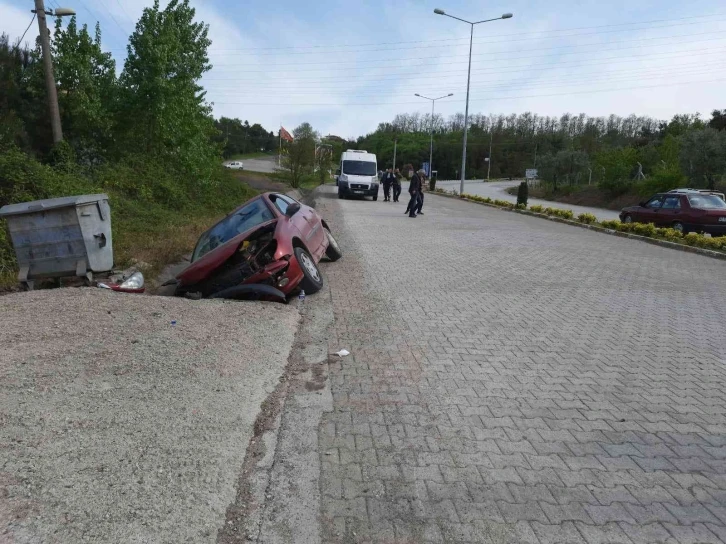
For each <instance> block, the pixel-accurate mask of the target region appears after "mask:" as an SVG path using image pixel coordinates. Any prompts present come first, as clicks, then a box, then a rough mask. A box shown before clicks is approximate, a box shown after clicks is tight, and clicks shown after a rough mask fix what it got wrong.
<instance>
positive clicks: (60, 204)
mask: <svg viewBox="0 0 726 544" xmlns="http://www.w3.org/2000/svg"><path fill="white" fill-rule="evenodd" d="M101 200H108V195H105V194H98V195H76V196H63V197H60V198H47V199H45V200H33V201H32V202H19V203H17V204H8V205H7V206H3V207H2V208H0V217H6V216H8V215H21V214H25V213H34V212H41V211H44V210H52V209H54V208H67V207H69V206H77V205H79V204H89V203H93V202H100V201H101Z"/></svg>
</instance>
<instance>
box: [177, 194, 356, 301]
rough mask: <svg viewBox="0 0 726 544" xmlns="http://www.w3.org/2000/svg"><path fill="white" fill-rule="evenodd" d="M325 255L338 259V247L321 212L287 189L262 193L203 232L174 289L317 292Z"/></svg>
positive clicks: (191, 292)
mask: <svg viewBox="0 0 726 544" xmlns="http://www.w3.org/2000/svg"><path fill="white" fill-rule="evenodd" d="M323 256H327V258H328V259H330V260H331V261H337V260H338V259H340V258H341V257H342V252H341V250H340V247H339V246H338V243H337V242H336V241H335V238H333V235H332V234H331V232H330V228H329V227H328V225H327V223H325V221H324V220H323V219H322V217H320V215H318V213H317V212H316V211H315V210H314V209H313V208H311V207H309V206H305V205H304V204H301V203H300V202H298V201H296V200H294V199H293V198H291V197H289V196H287V195H284V194H279V193H265V194H262V195H260V196H257V197H255V198H253V199H252V200H249V201H248V202H246V203H245V204H243V205H242V206H240V207H239V208H237V209H236V210H234V211H233V212H232V213H230V214H229V215H227V217H225V218H224V219H222V220H221V221H220V222H219V223H217V224H216V225H214V226H213V227H212V228H210V229H209V230H208V231H206V232H205V233H204V234H202V235H201V237H200V238H199V241H198V242H197V245H196V247H195V248H194V253H192V259H191V264H190V265H189V266H188V267H187V268H186V269H184V270H183V271H182V272H181V273H180V274H179V275H178V276H177V277H176V292H175V293H176V295H178V296H186V297H189V298H251V299H278V300H284V299H286V298H287V296H288V295H290V294H292V293H294V292H296V291H298V290H300V289H302V290H304V291H305V293H308V294H309V293H315V292H317V291H319V290H320V289H321V288H322V287H323V276H322V274H321V273H320V269H319V268H318V263H319V262H320V260H321V259H322V258H323Z"/></svg>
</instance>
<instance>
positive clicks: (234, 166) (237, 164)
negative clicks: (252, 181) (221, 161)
mask: <svg viewBox="0 0 726 544" xmlns="http://www.w3.org/2000/svg"><path fill="white" fill-rule="evenodd" d="M224 167H225V168H229V169H230V170H244V169H245V167H244V164H243V163H242V161H232V162H228V163H227V164H225V165H224Z"/></svg>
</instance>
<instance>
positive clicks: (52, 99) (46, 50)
mask: <svg viewBox="0 0 726 544" xmlns="http://www.w3.org/2000/svg"><path fill="white" fill-rule="evenodd" d="M31 11H32V12H33V13H35V14H36V15H37V16H38V30H39V32H40V48H41V50H42V52H43V71H44V72H45V88H46V92H47V93H48V109H49V110H50V127H51V129H52V131H53V143H54V144H57V143H58V142H60V141H61V140H62V139H63V131H62V130H61V120H60V110H59V109H58V91H57V90H56V88H55V77H54V76H53V59H52V58H51V56H50V37H49V35H48V24H47V23H46V21H45V16H46V15H50V16H51V17H53V16H55V17H67V16H70V15H75V14H76V12H75V11H73V10H72V9H68V8H57V9H56V10H55V12H53V11H52V10H51V11H46V10H45V4H44V3H43V0H35V9H34V10H31Z"/></svg>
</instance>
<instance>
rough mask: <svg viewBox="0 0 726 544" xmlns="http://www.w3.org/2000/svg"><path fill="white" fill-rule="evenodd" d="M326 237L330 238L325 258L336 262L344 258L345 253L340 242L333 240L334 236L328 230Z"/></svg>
mask: <svg viewBox="0 0 726 544" xmlns="http://www.w3.org/2000/svg"><path fill="white" fill-rule="evenodd" d="M325 235H326V236H327V237H328V249H326V250H325V256H326V257H327V258H328V259H330V260H331V261H333V262H335V261H337V260H338V259H340V258H341V257H342V256H343V252H342V251H341V249H340V246H339V245H338V242H337V241H336V240H335V238H333V234H332V233H331V232H330V231H329V230H328V229H325Z"/></svg>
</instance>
